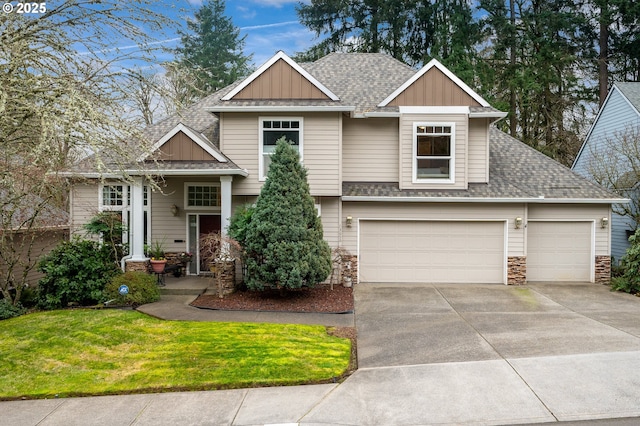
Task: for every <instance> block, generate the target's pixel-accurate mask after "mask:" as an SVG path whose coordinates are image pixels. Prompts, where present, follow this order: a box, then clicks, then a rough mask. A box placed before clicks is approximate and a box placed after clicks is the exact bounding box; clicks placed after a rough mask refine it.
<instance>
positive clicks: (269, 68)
mask: <svg viewBox="0 0 640 426" xmlns="http://www.w3.org/2000/svg"><path fill="white" fill-rule="evenodd" d="M242 99H321V100H332V101H338V100H340V98H338V96H337V95H335V94H334V93H333V92H331V91H330V90H329V89H327V88H326V87H325V86H324V85H323V84H322V83H320V82H319V81H318V80H317V79H316V78H315V77H313V76H312V75H311V74H309V73H308V72H307V71H306V70H304V69H303V68H302V67H301V66H300V65H298V64H297V63H296V62H295V61H294V60H293V59H291V58H289V57H288V56H287V55H286V54H285V53H284V52H282V51H279V52H278V53H277V54H276V55H275V56H273V57H272V58H271V59H269V60H268V61H267V62H265V63H264V64H263V65H262V66H261V67H260V68H258V69H257V70H256V71H255V72H254V73H253V74H251V75H250V76H249V77H247V78H246V79H245V80H244V81H242V82H241V83H240V84H239V85H238V86H236V88H235V89H233V90H232V91H230V92H229V93H228V94H227V95H225V96H224V97H223V98H222V100H223V101H229V100H242Z"/></svg>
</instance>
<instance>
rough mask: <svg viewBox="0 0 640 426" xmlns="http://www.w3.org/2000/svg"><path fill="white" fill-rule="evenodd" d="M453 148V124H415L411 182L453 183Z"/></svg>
mask: <svg viewBox="0 0 640 426" xmlns="http://www.w3.org/2000/svg"><path fill="white" fill-rule="evenodd" d="M454 147H455V144H454V125H453V123H448V124H435V123H416V124H415V126H414V142H413V153H414V163H413V181H414V182H453V173H454V157H453V152H454Z"/></svg>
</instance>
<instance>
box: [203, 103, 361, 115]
mask: <svg viewBox="0 0 640 426" xmlns="http://www.w3.org/2000/svg"><path fill="white" fill-rule="evenodd" d="M355 109H356V107H354V106H344V105H341V106H338V105H326V106H296V105H287V106H266V105H260V106H237V105H216V106H210V107H206V108H205V111H209V112H270V113H273V112H328V111H329V112H331V111H333V112H352V111H355Z"/></svg>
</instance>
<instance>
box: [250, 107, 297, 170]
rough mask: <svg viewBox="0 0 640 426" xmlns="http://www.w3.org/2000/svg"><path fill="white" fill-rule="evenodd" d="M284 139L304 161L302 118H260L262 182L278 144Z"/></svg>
mask: <svg viewBox="0 0 640 426" xmlns="http://www.w3.org/2000/svg"><path fill="white" fill-rule="evenodd" d="M283 137H284V138H285V139H286V140H287V141H288V142H289V143H290V144H291V146H293V147H294V148H295V149H296V150H297V151H298V154H299V155H300V160H302V117H279V118H278V117H261V118H260V166H259V167H260V180H264V179H266V177H267V173H268V172H269V165H270V164H271V155H273V153H274V152H275V151H276V142H278V140H279V139H281V138H283Z"/></svg>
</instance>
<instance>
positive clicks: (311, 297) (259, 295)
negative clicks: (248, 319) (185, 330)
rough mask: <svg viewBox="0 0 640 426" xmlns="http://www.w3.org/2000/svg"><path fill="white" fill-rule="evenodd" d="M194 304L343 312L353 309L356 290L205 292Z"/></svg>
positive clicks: (226, 307)
mask: <svg viewBox="0 0 640 426" xmlns="http://www.w3.org/2000/svg"><path fill="white" fill-rule="evenodd" d="M191 306H195V307H196V308H205V309H219V310H230V311H259V312H306V313H344V312H352V311H353V291H352V289H351V288H347V287H343V286H334V287H333V290H331V288H330V286H325V285H322V286H317V287H314V288H302V289H300V290H290V291H285V292H280V291H279V290H265V291H262V292H257V291H236V292H235V293H231V294H228V295H226V296H224V297H223V298H220V297H218V295H217V294H202V295H200V296H198V298H197V299H196V300H194V301H193V302H191Z"/></svg>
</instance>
